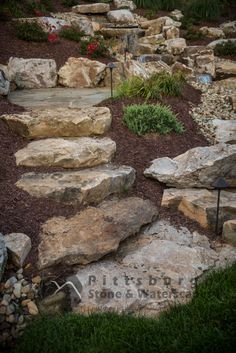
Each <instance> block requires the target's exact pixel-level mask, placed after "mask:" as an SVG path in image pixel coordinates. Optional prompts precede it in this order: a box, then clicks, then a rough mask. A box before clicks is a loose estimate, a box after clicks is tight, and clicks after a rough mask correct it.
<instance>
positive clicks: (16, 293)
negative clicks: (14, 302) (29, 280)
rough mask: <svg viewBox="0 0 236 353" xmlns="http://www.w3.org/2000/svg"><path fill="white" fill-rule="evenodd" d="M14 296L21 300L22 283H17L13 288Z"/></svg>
mask: <svg viewBox="0 0 236 353" xmlns="http://www.w3.org/2000/svg"><path fill="white" fill-rule="evenodd" d="M13 288H14V289H13V294H14V296H15V297H16V298H20V297H21V288H22V285H21V283H19V282H17V283H15V284H14V287H13Z"/></svg>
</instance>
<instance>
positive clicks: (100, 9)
mask: <svg viewBox="0 0 236 353" xmlns="http://www.w3.org/2000/svg"><path fill="white" fill-rule="evenodd" d="M72 11H73V12H75V13H81V14H100V13H106V12H108V11H110V5H109V4H105V3H94V4H84V5H76V6H73V7H72Z"/></svg>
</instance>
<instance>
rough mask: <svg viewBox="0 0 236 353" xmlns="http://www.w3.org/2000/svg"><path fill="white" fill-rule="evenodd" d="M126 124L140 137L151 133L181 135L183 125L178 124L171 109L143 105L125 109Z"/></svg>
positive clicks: (124, 118)
mask: <svg viewBox="0 0 236 353" xmlns="http://www.w3.org/2000/svg"><path fill="white" fill-rule="evenodd" d="M123 121H124V123H125V124H126V125H127V126H128V128H129V129H130V130H131V131H132V132H134V133H135V134H138V135H144V134H146V133H149V132H157V133H159V134H162V135H163V134H168V133H170V132H172V131H175V132H178V133H181V132H183V131H184V128H183V125H182V124H181V123H180V122H178V120H177V118H176V115H175V114H174V113H173V112H172V111H171V110H170V108H168V107H166V106H161V105H152V104H141V105H130V106H128V107H125V108H124V117H123Z"/></svg>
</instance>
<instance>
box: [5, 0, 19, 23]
mask: <svg viewBox="0 0 236 353" xmlns="http://www.w3.org/2000/svg"><path fill="white" fill-rule="evenodd" d="M5 16H6V17H7V16H12V17H16V18H19V17H23V16H24V13H23V12H22V9H21V7H20V4H19V2H18V1H16V0H8V1H2V3H1V4H0V17H1V18H2V19H4V17H5Z"/></svg>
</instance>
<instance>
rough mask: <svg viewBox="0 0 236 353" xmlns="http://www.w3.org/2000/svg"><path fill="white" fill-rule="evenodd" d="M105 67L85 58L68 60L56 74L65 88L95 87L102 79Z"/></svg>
mask: <svg viewBox="0 0 236 353" xmlns="http://www.w3.org/2000/svg"><path fill="white" fill-rule="evenodd" d="M105 69H106V65H105V64H103V63H101V62H99V61H95V60H89V59H87V58H73V57H71V58H69V59H68V60H67V62H66V63H65V65H64V66H62V67H61V68H60V70H59V72H58V76H59V83H60V84H61V85H62V86H65V87H74V88H79V87H96V86H98V85H99V83H100V82H101V81H102V80H103V79H104V76H105Z"/></svg>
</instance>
